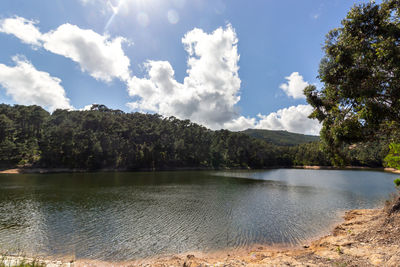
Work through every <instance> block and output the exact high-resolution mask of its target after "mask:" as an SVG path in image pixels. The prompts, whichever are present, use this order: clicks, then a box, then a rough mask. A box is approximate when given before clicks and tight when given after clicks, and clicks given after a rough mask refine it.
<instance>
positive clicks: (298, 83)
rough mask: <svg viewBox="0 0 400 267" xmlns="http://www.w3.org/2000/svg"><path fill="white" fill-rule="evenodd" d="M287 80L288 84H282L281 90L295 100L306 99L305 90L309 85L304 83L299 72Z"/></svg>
mask: <svg viewBox="0 0 400 267" xmlns="http://www.w3.org/2000/svg"><path fill="white" fill-rule="evenodd" d="M285 79H286V80H287V83H283V84H281V85H280V86H279V88H281V89H282V90H283V91H284V92H285V94H286V95H287V96H289V97H293V98H295V99H298V98H306V97H305V95H304V93H303V90H304V88H305V87H306V86H308V85H309V84H308V83H307V82H305V81H304V79H303V76H301V75H300V74H299V73H298V72H293V73H292V74H290V76H288V77H285Z"/></svg>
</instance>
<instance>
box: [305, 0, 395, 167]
mask: <svg viewBox="0 0 400 267" xmlns="http://www.w3.org/2000/svg"><path fill="white" fill-rule="evenodd" d="M399 46H400V2H399V1H398V0H385V1H383V2H382V3H381V4H377V3H375V2H370V3H367V4H360V5H356V6H354V7H353V8H352V9H351V10H350V12H349V13H348V14H347V17H346V18H345V19H344V20H343V21H342V26H341V27H340V28H337V29H334V30H332V31H330V32H329V34H328V35H327V38H326V43H325V47H324V50H325V57H324V58H323V59H322V61H321V64H320V69H319V78H320V80H321V82H322V83H323V85H324V86H323V88H322V89H321V90H317V88H316V87H315V86H313V85H311V86H308V87H307V88H305V90H304V91H305V94H306V96H307V101H308V103H310V104H311V105H312V106H313V107H314V111H313V113H312V114H311V115H310V117H311V118H316V119H318V120H319V121H321V122H323V128H322V130H321V139H322V143H323V146H324V148H325V149H326V151H327V152H329V153H330V156H331V158H332V159H333V162H334V163H335V164H344V163H345V161H344V159H345V155H344V154H343V153H342V152H343V145H344V144H352V143H357V142H363V141H371V140H374V138H375V137H376V136H382V135H387V136H388V137H389V138H390V139H392V141H395V140H396V138H398V135H397V134H398V129H399V124H400V49H399Z"/></svg>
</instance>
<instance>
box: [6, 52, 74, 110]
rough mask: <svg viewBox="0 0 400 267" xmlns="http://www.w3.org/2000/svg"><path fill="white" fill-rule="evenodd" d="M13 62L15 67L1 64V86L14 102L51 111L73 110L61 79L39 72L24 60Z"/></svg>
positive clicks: (17, 59)
mask: <svg viewBox="0 0 400 267" xmlns="http://www.w3.org/2000/svg"><path fill="white" fill-rule="evenodd" d="M13 60H14V62H15V63H16V65H15V66H14V67H9V66H6V65H4V64H0V85H1V86H2V87H4V88H5V89H6V93H7V95H10V96H11V97H12V98H13V99H14V101H16V102H17V103H19V104H23V105H33V104H35V105H40V106H43V107H46V108H48V109H49V110H50V111H53V110H55V109H58V108H61V109H73V107H72V106H71V104H70V103H69V99H68V98H67V97H66V96H65V91H64V88H63V87H62V86H61V85H60V83H61V80H60V79H59V78H56V77H52V76H50V74H49V73H47V72H43V71H39V70H37V69H36V68H35V67H34V66H33V65H32V64H31V63H30V62H29V61H27V60H26V59H24V58H21V57H14V58H13Z"/></svg>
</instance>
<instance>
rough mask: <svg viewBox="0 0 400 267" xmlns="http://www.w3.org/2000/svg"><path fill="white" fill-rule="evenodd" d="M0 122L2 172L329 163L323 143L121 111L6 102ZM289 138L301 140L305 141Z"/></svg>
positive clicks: (361, 160) (362, 157)
mask: <svg viewBox="0 0 400 267" xmlns="http://www.w3.org/2000/svg"><path fill="white" fill-rule="evenodd" d="M0 122H1V123H0V167H1V168H12V167H16V166H27V167H29V166H33V167H44V168H71V169H85V170H97V169H121V170H138V169H148V170H154V169H171V168H268V167H277V166H293V165H323V166H325V165H329V164H330V162H329V159H328V158H327V157H326V155H325V154H324V153H323V152H322V151H321V149H320V143H319V142H310V143H303V144H300V145H296V146H294V145H292V146H288V145H276V144H274V143H270V142H267V141H265V140H264V139H263V138H261V139H259V138H253V137H251V136H249V135H248V134H244V133H240V132H230V131H227V130H219V131H211V130H209V129H207V128H205V127H203V126H200V125H198V124H195V123H192V122H190V121H189V120H179V119H177V118H174V117H169V118H163V117H161V116H160V115H157V114H142V113H124V112H122V111H120V110H112V109H109V108H107V107H106V106H104V105H94V106H93V107H92V109H91V110H89V111H67V110H56V111H54V112H53V114H51V115H50V114H49V113H47V112H46V111H45V110H43V109H42V108H40V107H38V106H20V105H16V106H9V105H4V104H3V105H0ZM287 134H288V135H289V136H294V137H296V138H298V139H297V140H301V139H302V138H303V137H304V136H301V135H296V134H291V133H287ZM288 135H284V136H283V137H282V139H279V140H284V139H285V138H287V136H288ZM313 138H314V137H313ZM286 140H288V139H286ZM291 140H293V139H291ZM281 143H282V141H279V144H281ZM374 148H376V149H377V150H379V149H380V146H375V147H374ZM344 153H349V157H350V158H352V160H353V163H354V164H355V165H369V166H380V164H381V161H382V158H383V157H380V155H381V154H379V153H372V152H371V151H370V150H366V149H365V148H364V147H363V146H359V147H357V148H355V149H353V150H347V151H345V152H344ZM351 153H353V154H351ZM350 154H351V155H350Z"/></svg>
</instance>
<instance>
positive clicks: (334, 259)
mask: <svg viewBox="0 0 400 267" xmlns="http://www.w3.org/2000/svg"><path fill="white" fill-rule="evenodd" d="M399 203H400V202H399ZM387 210H388V208H386V210H385V209H376V210H352V211H348V212H346V214H345V216H344V222H343V223H341V224H340V225H338V226H336V227H335V228H334V229H333V231H332V233H331V234H330V235H327V236H324V237H322V238H320V239H318V240H316V241H313V242H311V244H310V245H309V246H304V247H298V248H292V249H285V248H277V247H275V248H274V247H265V246H259V247H256V248H255V249H253V250H248V251H242V252H237V251H225V252H220V253H214V254H201V253H185V255H175V256H170V257H161V258H155V259H145V260H142V261H127V262H103V261H95V260H78V261H74V262H70V261H65V262H61V261H58V262H56V261H47V262H43V263H46V264H47V266H51V267H60V266H65V267H67V266H68V267H75V266H87V267H90V266H159V267H161V266H400V212H399V211H398V212H394V213H392V214H389V213H388V212H387ZM6 260H8V261H10V260H15V257H14V258H13V257H9V258H6ZM7 266H8V265H7Z"/></svg>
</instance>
